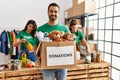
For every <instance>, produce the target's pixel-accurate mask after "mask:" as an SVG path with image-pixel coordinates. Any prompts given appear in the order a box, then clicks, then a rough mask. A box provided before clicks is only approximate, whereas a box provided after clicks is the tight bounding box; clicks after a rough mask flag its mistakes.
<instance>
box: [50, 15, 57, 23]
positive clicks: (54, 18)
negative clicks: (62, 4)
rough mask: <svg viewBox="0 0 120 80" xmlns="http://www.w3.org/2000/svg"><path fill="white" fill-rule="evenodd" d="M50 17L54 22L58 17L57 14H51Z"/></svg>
mask: <svg viewBox="0 0 120 80" xmlns="http://www.w3.org/2000/svg"><path fill="white" fill-rule="evenodd" d="M49 19H50V21H52V22H54V21H55V20H56V19H57V17H56V16H54V17H53V15H51V16H49Z"/></svg>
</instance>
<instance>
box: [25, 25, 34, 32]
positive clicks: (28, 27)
mask: <svg viewBox="0 0 120 80" xmlns="http://www.w3.org/2000/svg"><path fill="white" fill-rule="evenodd" d="M33 30H34V26H33V24H28V25H27V30H26V32H28V33H31V32H32V31H33Z"/></svg>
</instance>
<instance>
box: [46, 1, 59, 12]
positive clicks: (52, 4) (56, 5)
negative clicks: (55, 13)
mask: <svg viewBox="0 0 120 80" xmlns="http://www.w3.org/2000/svg"><path fill="white" fill-rule="evenodd" d="M51 6H55V7H58V9H59V10H60V7H59V5H58V4H57V3H51V4H49V6H48V11H49V9H50V7H51Z"/></svg>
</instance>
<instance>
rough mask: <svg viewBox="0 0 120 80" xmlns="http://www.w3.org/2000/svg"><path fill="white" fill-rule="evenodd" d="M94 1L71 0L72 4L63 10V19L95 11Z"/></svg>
mask: <svg viewBox="0 0 120 80" xmlns="http://www.w3.org/2000/svg"><path fill="white" fill-rule="evenodd" d="M95 12H96V2H95V1H92V0H73V6H72V7H71V8H69V9H67V10H65V12H64V13H65V19H67V18H71V17H74V16H78V15H82V14H85V13H95Z"/></svg>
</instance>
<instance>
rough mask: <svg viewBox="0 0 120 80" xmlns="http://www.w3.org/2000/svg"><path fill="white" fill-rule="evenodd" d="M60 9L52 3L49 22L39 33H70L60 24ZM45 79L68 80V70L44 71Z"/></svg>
mask: <svg viewBox="0 0 120 80" xmlns="http://www.w3.org/2000/svg"><path fill="white" fill-rule="evenodd" d="M59 11H60V7H59V5H58V4H56V3H51V4H49V6H48V17H49V21H48V22H47V23H45V24H43V25H42V26H40V27H38V29H37V31H38V32H39V31H42V32H43V33H47V34H49V33H50V32H51V31H53V30H59V31H60V32H62V33H63V34H64V33H66V32H70V31H69V29H68V28H67V27H66V26H65V25H63V24H60V23H59V22H58V16H59ZM42 73H43V79H44V80H54V78H55V77H56V80H66V76H67V69H66V68H62V69H49V70H42Z"/></svg>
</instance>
